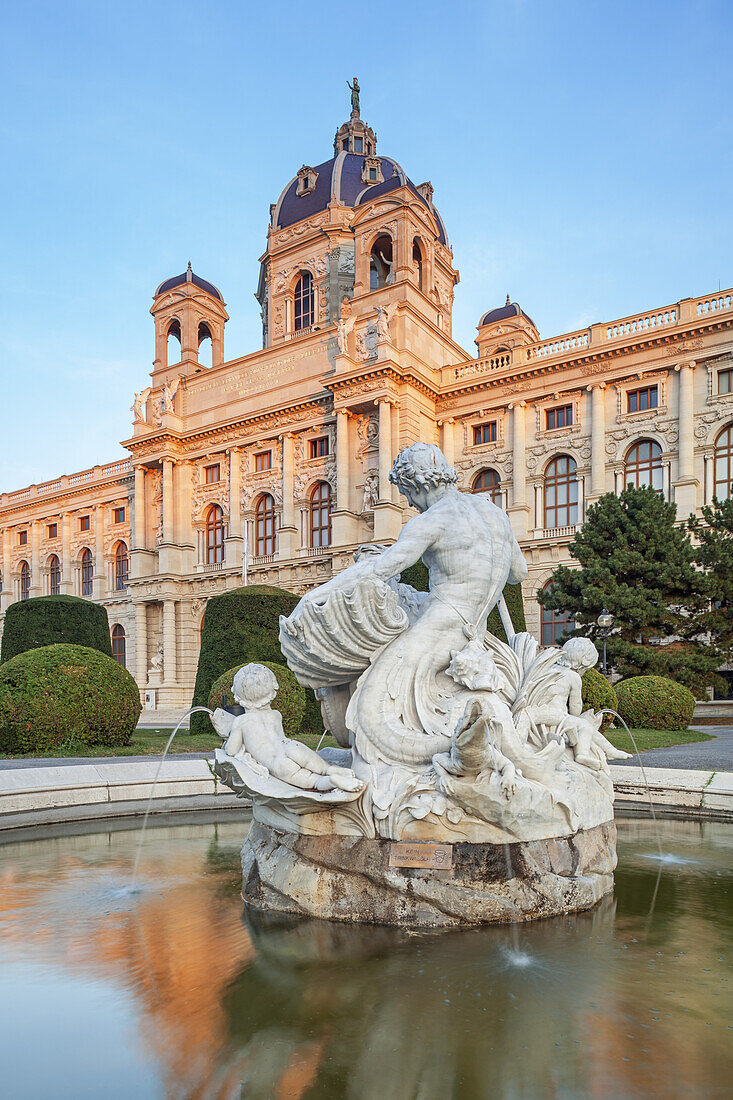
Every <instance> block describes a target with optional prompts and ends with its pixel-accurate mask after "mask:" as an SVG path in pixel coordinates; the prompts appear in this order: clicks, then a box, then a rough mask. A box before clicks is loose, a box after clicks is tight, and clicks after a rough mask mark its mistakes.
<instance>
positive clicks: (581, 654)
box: [529, 638, 629, 770]
mask: <svg viewBox="0 0 733 1100" xmlns="http://www.w3.org/2000/svg"><path fill="white" fill-rule="evenodd" d="M597 660H598V650H597V649H596V647H595V646H594V645H593V642H592V641H591V640H590V639H589V638H571V639H570V640H569V641H567V642H566V643H565V645H564V646H563V647H562V651H561V654H560V656H559V657H558V659H557V662H556V664H555V666H554V668H553V670H552V672H553V673H554V675H553V676H551V677H548V679H547V686H546V688H545V689H544V691H543V692H542V695H541V696H540V699H539V700H538V702H536V703H535V704H534V705H533V706H531V707H530V708H529V711H530V717H531V718H532V720H533V722H534V723H535V725H537V726H539V725H540V724H541V725H543V726H545V727H547V728H549V729H554V730H555V732H556V735H559V736H564V738H565V740H566V741H567V742H568V744H569V745H571V746H572V748H573V754H574V756H575V760H576V762H577V763H578V764H585V766H586V767H588V768H594V769H596V770H597V769H598V768H600V767H601V766H602V764H603V760H604V758H605V759H607V760H624V759H626V758H627V757H628V756H629V753H627V752H622V751H621V750H620V749H617V748H615V746H614V745H612V744H611V742H610V741H609V740H607V738H605V737H604V736H603V734H602V733H601V731H600V724H601V720H600V719H597V718H596V717H595V715H594V713H593V711H592V710H588V711H585V712H583V680H582V676H583V673H584V672H587V671H588V669H590V668H593V666H594V665H595V664H596V662H597Z"/></svg>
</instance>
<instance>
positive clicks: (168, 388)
mask: <svg viewBox="0 0 733 1100" xmlns="http://www.w3.org/2000/svg"><path fill="white" fill-rule="evenodd" d="M180 385H181V379H180V378H175V379H174V380H173V381H172V382H166V383H165V385H164V386H163V412H166V413H172V412H175V409H174V407H173V401H174V398H175V396H176V394H177V393H178V389H179V387H180Z"/></svg>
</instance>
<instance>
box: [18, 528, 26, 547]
mask: <svg viewBox="0 0 733 1100" xmlns="http://www.w3.org/2000/svg"><path fill="white" fill-rule="evenodd" d="M27 545H28V532H27V531H18V546H27Z"/></svg>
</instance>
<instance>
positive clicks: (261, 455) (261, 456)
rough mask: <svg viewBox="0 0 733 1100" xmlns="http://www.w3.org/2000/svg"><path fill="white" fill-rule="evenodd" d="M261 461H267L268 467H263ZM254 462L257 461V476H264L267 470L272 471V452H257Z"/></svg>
mask: <svg viewBox="0 0 733 1100" xmlns="http://www.w3.org/2000/svg"><path fill="white" fill-rule="evenodd" d="M260 459H262V460H263V461H264V460H265V459H266V460H267V464H266V465H261V464H260ZM254 461H255V473H256V474H262V473H264V472H265V471H266V470H271V469H272V450H269V451H255V455H254Z"/></svg>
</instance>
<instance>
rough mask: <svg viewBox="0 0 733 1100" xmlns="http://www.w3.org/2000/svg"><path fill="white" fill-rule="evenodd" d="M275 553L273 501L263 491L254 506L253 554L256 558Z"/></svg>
mask: <svg viewBox="0 0 733 1100" xmlns="http://www.w3.org/2000/svg"><path fill="white" fill-rule="evenodd" d="M274 553H275V501H274V500H273V499H272V497H271V496H270V494H269V493H263V494H262V496H261V497H260V499H259V500H258V501H257V506H256V507H255V554H256V555H257V557H258V558H261V557H264V556H265V555H266V554H274Z"/></svg>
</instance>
